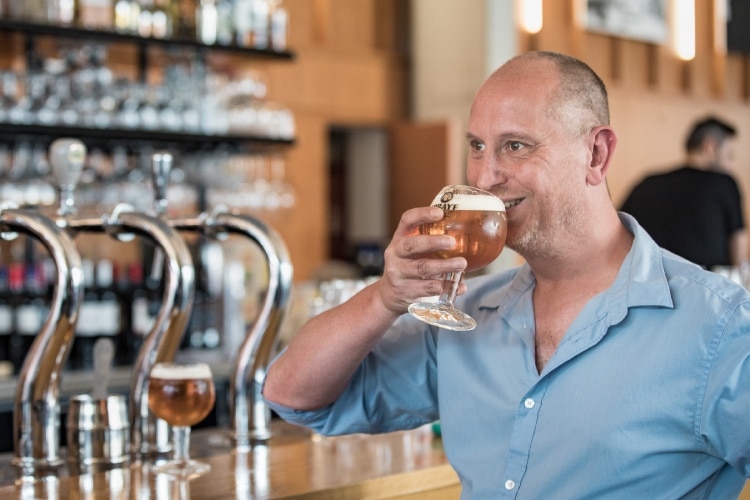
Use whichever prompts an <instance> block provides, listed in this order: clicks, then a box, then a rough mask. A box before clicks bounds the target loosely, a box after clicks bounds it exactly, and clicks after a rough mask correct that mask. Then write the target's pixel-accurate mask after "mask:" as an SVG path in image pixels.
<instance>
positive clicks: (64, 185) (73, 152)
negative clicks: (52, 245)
mask: <svg viewBox="0 0 750 500" xmlns="http://www.w3.org/2000/svg"><path fill="white" fill-rule="evenodd" d="M85 161H86V146H85V145H84V144H83V143H82V142H81V141H79V140H78V139H71V138H61V139H56V140H55V141H53V142H52V144H51V145H50V147H49V162H50V165H52V175H53V176H54V177H55V179H56V180H57V185H58V192H59V196H60V200H59V202H60V206H59V208H58V212H57V213H58V215H69V214H73V213H75V198H74V191H75V188H76V185H77V184H78V179H79V178H80V177H81V172H82V171H83V164H84V162H85Z"/></svg>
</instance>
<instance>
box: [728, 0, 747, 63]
mask: <svg viewBox="0 0 750 500" xmlns="http://www.w3.org/2000/svg"><path fill="white" fill-rule="evenodd" d="M726 7H727V12H726V17H727V51H728V52H737V53H740V54H750V29H748V26H750V24H748V23H750V2H748V1H747V0H727V4H726Z"/></svg>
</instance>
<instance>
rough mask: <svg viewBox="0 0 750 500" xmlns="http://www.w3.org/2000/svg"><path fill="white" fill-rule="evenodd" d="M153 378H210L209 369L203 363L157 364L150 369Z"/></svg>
mask: <svg viewBox="0 0 750 500" xmlns="http://www.w3.org/2000/svg"><path fill="white" fill-rule="evenodd" d="M151 376H152V377H153V378H160V379H167V380H184V379H206V378H211V367H210V366H208V365H207V364H205V363H196V364H192V365H172V364H157V365H154V367H153V368H152V369H151Z"/></svg>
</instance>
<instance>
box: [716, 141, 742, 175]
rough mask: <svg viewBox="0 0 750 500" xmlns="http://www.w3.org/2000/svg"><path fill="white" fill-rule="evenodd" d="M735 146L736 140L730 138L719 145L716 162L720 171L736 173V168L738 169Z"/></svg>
mask: <svg viewBox="0 0 750 500" xmlns="http://www.w3.org/2000/svg"><path fill="white" fill-rule="evenodd" d="M735 145H736V141H735V139H734V138H732V137H729V138H727V139H725V140H724V141H723V142H722V143H721V144H719V147H717V148H716V152H715V155H716V156H715V162H716V166H717V167H718V168H719V169H720V170H725V171H727V172H732V173H734V172H735V168H736V167H737V165H736V160H735V154H734V150H735Z"/></svg>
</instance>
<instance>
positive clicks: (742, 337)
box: [700, 300, 750, 477]
mask: <svg viewBox="0 0 750 500" xmlns="http://www.w3.org/2000/svg"><path fill="white" fill-rule="evenodd" d="M703 401H704V404H703V411H702V412H701V423H700V429H701V431H700V432H701V436H702V438H703V439H704V440H705V442H706V443H707V446H708V452H709V453H712V454H714V455H715V456H717V457H720V458H722V459H723V460H724V461H726V462H727V463H729V464H730V465H731V466H732V467H733V468H735V469H736V470H738V471H740V472H741V473H742V474H743V475H744V476H745V477H750V302H749V301H747V300H745V301H743V302H741V303H740V304H739V305H738V306H737V307H736V309H735V310H734V311H733V313H732V314H731V315H728V320H727V323H726V326H725V327H724V328H723V331H721V332H720V334H719V335H718V336H717V338H716V350H715V355H714V356H713V359H712V360H711V363H710V366H709V367H708V370H707V379H706V393H705V397H704V399H703Z"/></svg>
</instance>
